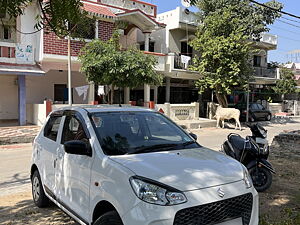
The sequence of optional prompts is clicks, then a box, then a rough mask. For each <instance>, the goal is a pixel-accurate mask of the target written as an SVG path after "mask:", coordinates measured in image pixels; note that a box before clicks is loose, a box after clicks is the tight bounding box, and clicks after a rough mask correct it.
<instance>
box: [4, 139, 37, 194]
mask: <svg viewBox="0 0 300 225" xmlns="http://www.w3.org/2000/svg"><path fill="white" fill-rule="evenodd" d="M31 149H32V144H18V145H5V146H4V145H2V146H1V145H0V160H1V163H0V196H1V195H7V194H10V193H14V192H22V191H26V190H27V189H30V179H29V170H30V169H29V168H30V159H31Z"/></svg>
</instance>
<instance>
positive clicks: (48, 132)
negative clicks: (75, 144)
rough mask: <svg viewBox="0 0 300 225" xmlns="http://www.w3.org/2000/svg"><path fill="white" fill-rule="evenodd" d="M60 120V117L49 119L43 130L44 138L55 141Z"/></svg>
mask: <svg viewBox="0 0 300 225" xmlns="http://www.w3.org/2000/svg"><path fill="white" fill-rule="evenodd" d="M61 118H62V117H61V116H53V117H50V119H49V120H48V122H47V124H46V126H45V128H44V137H46V138H49V139H50V140H52V141H56V138H57V134H58V129H59V125H60V121H61Z"/></svg>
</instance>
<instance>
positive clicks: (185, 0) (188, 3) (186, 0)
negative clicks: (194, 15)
mask: <svg viewBox="0 0 300 225" xmlns="http://www.w3.org/2000/svg"><path fill="white" fill-rule="evenodd" d="M181 4H182V5H183V6H184V7H186V8H189V7H190V6H191V0H181Z"/></svg>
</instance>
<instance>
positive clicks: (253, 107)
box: [250, 104, 258, 109]
mask: <svg viewBox="0 0 300 225" xmlns="http://www.w3.org/2000/svg"><path fill="white" fill-rule="evenodd" d="M250 109H258V107H257V104H251V105H250Z"/></svg>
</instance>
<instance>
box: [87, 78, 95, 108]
mask: <svg viewBox="0 0 300 225" xmlns="http://www.w3.org/2000/svg"><path fill="white" fill-rule="evenodd" d="M89 86H90V87H89V92H88V103H89V104H91V103H92V102H95V84H94V83H90V84H89Z"/></svg>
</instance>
